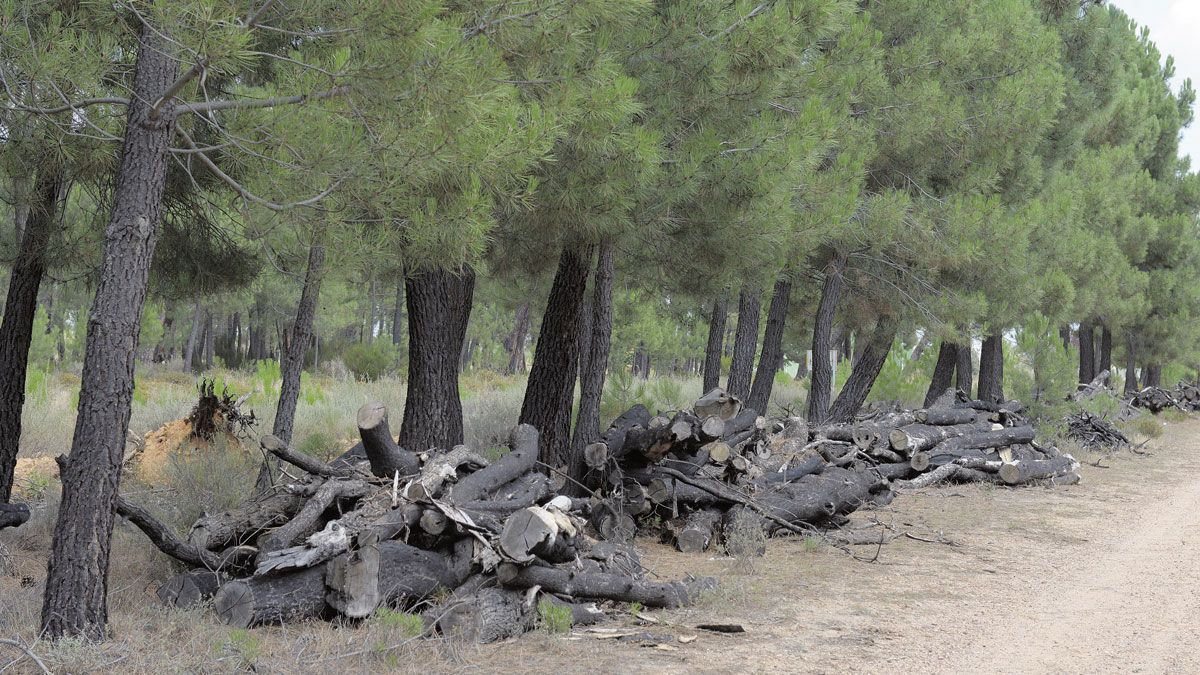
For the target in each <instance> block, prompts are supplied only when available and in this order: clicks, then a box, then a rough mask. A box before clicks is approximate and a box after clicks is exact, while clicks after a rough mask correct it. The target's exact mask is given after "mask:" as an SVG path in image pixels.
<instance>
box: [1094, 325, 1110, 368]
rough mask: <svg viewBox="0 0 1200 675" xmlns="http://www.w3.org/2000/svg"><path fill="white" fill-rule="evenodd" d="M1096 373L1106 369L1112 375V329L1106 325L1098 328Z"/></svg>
mask: <svg viewBox="0 0 1200 675" xmlns="http://www.w3.org/2000/svg"><path fill="white" fill-rule="evenodd" d="M1097 361H1098V363H1097V364H1096V375H1097V376H1099V375H1100V373H1103V372H1104V371H1108V374H1109V375H1110V379H1111V375H1112V331H1111V330H1109V329H1108V326H1102V327H1101V329H1100V353H1099V355H1098V358H1097Z"/></svg>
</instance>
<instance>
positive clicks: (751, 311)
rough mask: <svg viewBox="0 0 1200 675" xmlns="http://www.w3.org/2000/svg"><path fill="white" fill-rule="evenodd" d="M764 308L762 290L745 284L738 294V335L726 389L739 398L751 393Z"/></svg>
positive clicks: (735, 340)
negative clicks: (759, 328)
mask: <svg viewBox="0 0 1200 675" xmlns="http://www.w3.org/2000/svg"><path fill="white" fill-rule="evenodd" d="M761 310H762V291H760V290H759V289H758V288H755V287H749V286H743V287H742V291H741V293H740V294H739V296H738V319H737V335H735V336H734V338H733V360H732V361H730V363H729V379H728V380H726V383H725V390H726V391H728V392H729V393H730V394H733V395H734V396H737V397H738V398H746V397H748V396H749V395H750V376H751V375H753V374H754V354H755V352H756V351H758V315H759V312H760V311H761Z"/></svg>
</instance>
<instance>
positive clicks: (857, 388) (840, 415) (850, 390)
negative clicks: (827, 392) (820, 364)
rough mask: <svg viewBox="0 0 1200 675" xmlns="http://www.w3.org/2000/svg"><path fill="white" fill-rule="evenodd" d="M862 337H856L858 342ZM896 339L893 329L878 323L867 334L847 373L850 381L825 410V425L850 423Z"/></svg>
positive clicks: (888, 325)
mask: <svg viewBox="0 0 1200 675" xmlns="http://www.w3.org/2000/svg"><path fill="white" fill-rule="evenodd" d="M865 337H866V336H860V339H862V338H865ZM895 339H896V327H895V325H893V324H891V323H889V322H881V323H880V324H879V325H877V326H876V327H875V330H873V331H871V336H870V337H869V338H866V346H865V347H864V348H863V350H862V355H861V356H860V357H859V359H858V362H857V363H855V364H854V369H853V370H851V371H850V377H849V378H847V379H846V385H845V386H843V387H842V390H841V391H840V392H838V397H837V400H835V401H834V402H833V405H831V406H830V407H829V416H828V417H827V418H826V420H825V421H826V422H827V423H830V424H837V423H848V422H853V421H854V418H855V416H856V415H857V414H858V411H859V409H861V408H862V406H863V403H864V402H866V400H867V396H868V395H870V393H871V387H873V386H875V380H876V379H878V377H879V372H880V371H881V370H883V364H884V363H886V362H887V357H888V352H889V351H891V349H892V342H893V341H894V340H895Z"/></svg>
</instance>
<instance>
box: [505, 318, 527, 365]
mask: <svg viewBox="0 0 1200 675" xmlns="http://www.w3.org/2000/svg"><path fill="white" fill-rule="evenodd" d="M528 337H529V303H528V302H522V303H521V304H520V305H518V306H517V309H516V311H514V312H513V329H512V332H511V333H509V334H508V337H507V338H505V340H504V347H505V348H506V349H507V350H508V365H507V366H505V367H504V374H505V375H517V374H519V373H524V372H525V370H526V368H525V341H526V340H527V339H528Z"/></svg>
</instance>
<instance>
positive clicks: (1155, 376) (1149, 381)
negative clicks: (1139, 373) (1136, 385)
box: [1142, 363, 1162, 387]
mask: <svg viewBox="0 0 1200 675" xmlns="http://www.w3.org/2000/svg"><path fill="white" fill-rule="evenodd" d="M1143 377H1144V379H1145V380H1146V381H1145V382H1143V383H1142V384H1143V385H1145V386H1147V387H1161V386H1162V366H1160V365H1158V364H1157V363H1147V364H1146V369H1145V372H1144V373H1143Z"/></svg>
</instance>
